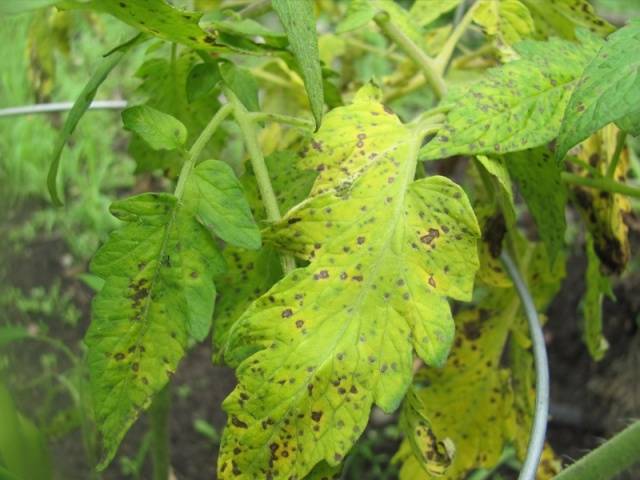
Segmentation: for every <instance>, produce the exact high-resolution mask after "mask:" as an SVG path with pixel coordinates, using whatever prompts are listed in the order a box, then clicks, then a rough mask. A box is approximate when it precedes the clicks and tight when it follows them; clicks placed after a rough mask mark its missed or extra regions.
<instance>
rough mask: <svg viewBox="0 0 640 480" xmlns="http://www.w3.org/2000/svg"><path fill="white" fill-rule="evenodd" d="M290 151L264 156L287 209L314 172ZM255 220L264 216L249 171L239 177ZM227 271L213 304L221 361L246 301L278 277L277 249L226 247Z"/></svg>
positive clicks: (298, 198)
mask: <svg viewBox="0 0 640 480" xmlns="http://www.w3.org/2000/svg"><path fill="white" fill-rule="evenodd" d="M296 159H297V156H296V155H295V154H294V153H293V152H289V151H282V152H276V153H274V154H272V155H270V156H269V157H267V158H266V159H265V163H266V164H267V169H268V170H269V174H270V177H271V183H272V186H273V190H274V193H275V194H276V199H277V201H278V206H279V207H280V209H281V210H282V211H287V210H289V209H290V208H291V207H293V206H294V205H295V204H297V203H299V202H301V201H302V200H304V199H305V198H306V196H307V194H308V193H309V190H311V185H312V184H313V181H314V179H315V174H314V173H313V172H309V171H303V170H301V169H299V168H298V167H297V165H296ZM240 181H241V183H242V185H243V186H244V190H245V193H246V197H247V198H248V201H249V205H250V206H251V210H252V212H253V216H254V218H255V219H256V220H258V221H259V222H260V221H264V220H266V218H267V215H266V212H265V208H264V204H263V203H262V200H261V199H260V193H259V191H258V186H257V182H256V179H255V176H254V174H253V172H252V171H251V170H249V171H247V172H246V173H245V175H243V176H242V178H241V179H240ZM223 256H224V258H225V260H226V261H227V265H228V270H227V271H226V272H225V274H224V275H223V276H222V277H220V278H219V279H217V281H216V283H217V284H218V285H219V290H218V302H217V304H216V314H215V318H214V320H215V330H214V338H213V340H214V346H215V347H216V350H217V353H216V359H217V360H221V357H222V355H223V354H224V350H223V348H224V345H225V344H226V342H227V334H228V332H229V328H230V327H231V325H233V323H234V322H235V321H236V320H237V319H238V318H239V317H240V315H241V314H242V313H243V312H244V311H245V310H246V309H247V307H248V306H249V304H250V303H251V302H253V301H254V300H256V299H257V298H258V297H260V296H262V295H263V294H264V293H265V292H266V291H267V290H269V288H271V287H272V286H273V284H275V283H276V282H277V281H278V280H280V278H282V267H281V265H280V258H279V255H278V254H277V252H276V251H275V250H274V249H273V248H272V247H269V246H264V247H263V248H262V249H261V250H259V251H251V250H244V249H240V248H236V247H233V246H227V247H226V248H225V249H224V251H223Z"/></svg>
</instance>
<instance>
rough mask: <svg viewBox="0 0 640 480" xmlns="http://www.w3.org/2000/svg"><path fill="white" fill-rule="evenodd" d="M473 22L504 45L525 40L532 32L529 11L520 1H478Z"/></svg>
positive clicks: (532, 25)
mask: <svg viewBox="0 0 640 480" xmlns="http://www.w3.org/2000/svg"><path fill="white" fill-rule="evenodd" d="M477 5H478V6H477V7H476V9H475V11H474V14H473V20H474V22H476V23H477V24H478V25H480V26H482V28H483V29H484V31H485V32H486V33H487V35H489V36H492V37H497V38H498V40H499V41H500V43H502V44H504V45H513V44H514V43H517V42H519V41H520V40H522V39H524V38H527V37H528V36H529V35H530V34H531V33H532V32H533V30H534V28H535V27H534V24H533V19H532V18H531V14H530V13H529V9H528V8H527V7H525V6H524V5H523V4H522V2H520V0H480V2H479V3H478V4H477Z"/></svg>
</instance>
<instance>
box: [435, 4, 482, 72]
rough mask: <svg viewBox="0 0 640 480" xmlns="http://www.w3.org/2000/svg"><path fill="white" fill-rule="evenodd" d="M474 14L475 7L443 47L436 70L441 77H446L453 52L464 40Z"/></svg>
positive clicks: (436, 63)
mask: <svg viewBox="0 0 640 480" xmlns="http://www.w3.org/2000/svg"><path fill="white" fill-rule="evenodd" d="M476 5H477V4H476ZM474 13H475V5H474V6H472V7H471V8H470V9H469V10H467V13H466V14H465V15H464V17H463V18H462V20H461V21H460V23H458V24H457V25H456V27H455V29H454V30H453V32H451V35H450V36H449V38H448V39H447V41H446V42H445V44H444V46H443V47H442V50H440V53H439V54H438V56H437V57H436V59H435V68H436V71H437V72H438V74H439V75H444V72H445V71H446V70H447V66H448V65H449V61H450V60H451V57H452V56H453V52H454V51H455V49H456V45H457V44H458V42H459V41H460V38H462V35H463V34H464V32H466V31H467V28H469V25H471V21H472V20H473V14H474Z"/></svg>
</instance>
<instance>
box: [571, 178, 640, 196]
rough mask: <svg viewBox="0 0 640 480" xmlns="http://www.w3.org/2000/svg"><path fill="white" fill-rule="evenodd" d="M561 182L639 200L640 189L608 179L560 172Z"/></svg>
mask: <svg viewBox="0 0 640 480" xmlns="http://www.w3.org/2000/svg"><path fill="white" fill-rule="evenodd" d="M562 181H564V182H565V183H570V184H573V185H581V186H583V187H590V188H595V189H597V190H602V191H605V192H611V193H621V194H622V195H628V196H630V197H635V198H640V188H638V187H632V186H629V185H625V184H623V183H619V182H616V181H615V180H612V179H610V178H604V177H603V178H589V177H581V176H580V175H576V174H573V173H568V172H562Z"/></svg>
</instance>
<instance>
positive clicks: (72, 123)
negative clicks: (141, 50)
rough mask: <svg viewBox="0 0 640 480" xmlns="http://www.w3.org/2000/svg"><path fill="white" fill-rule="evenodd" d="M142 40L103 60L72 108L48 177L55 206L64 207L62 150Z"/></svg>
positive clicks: (124, 45) (118, 50) (118, 49)
mask: <svg viewBox="0 0 640 480" xmlns="http://www.w3.org/2000/svg"><path fill="white" fill-rule="evenodd" d="M142 40H144V37H143V36H142V35H138V36H136V37H134V38H133V39H131V40H129V41H128V42H126V43H124V44H123V45H121V46H120V47H119V48H117V49H115V50H114V51H113V53H111V55H108V56H107V57H106V58H103V59H102V61H101V62H100V64H99V65H98V67H97V68H96V71H95V72H94V73H93V75H92V76H91V78H90V79H89V81H88V82H87V84H86V85H85V86H84V88H83V89H82V92H80V95H79V96H78V98H77V99H76V101H75V102H74V103H73V107H71V110H70V111H69V114H68V115H67V119H66V120H65V122H64V126H63V127H62V131H61V132H60V137H59V139H58V141H57V142H56V146H55V149H54V151H53V160H52V161H51V165H50V166H49V174H48V175H47V188H48V189H49V194H50V195H51V201H52V202H53V203H54V204H55V205H58V206H60V205H62V199H61V197H60V196H59V194H58V185H57V183H58V170H59V169H60V156H61V155H62V150H63V149H64V146H65V145H66V143H67V140H68V139H69V137H70V136H71V135H72V134H73V131H74V130H75V129H76V125H78V122H79V121H80V119H81V118H82V116H83V115H84V113H85V112H86V111H87V110H88V109H89V106H90V105H91V102H92V101H93V99H94V97H95V96H96V92H97V91H98V88H99V87H100V85H102V82H104V81H105V79H106V78H107V77H108V76H109V74H110V73H111V70H113V69H114V68H115V67H116V65H118V63H120V60H122V58H123V57H124V56H125V54H126V53H127V51H128V50H129V49H130V48H131V47H133V46H135V45H137V44H138V43H139V42H140V41H142Z"/></svg>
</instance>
